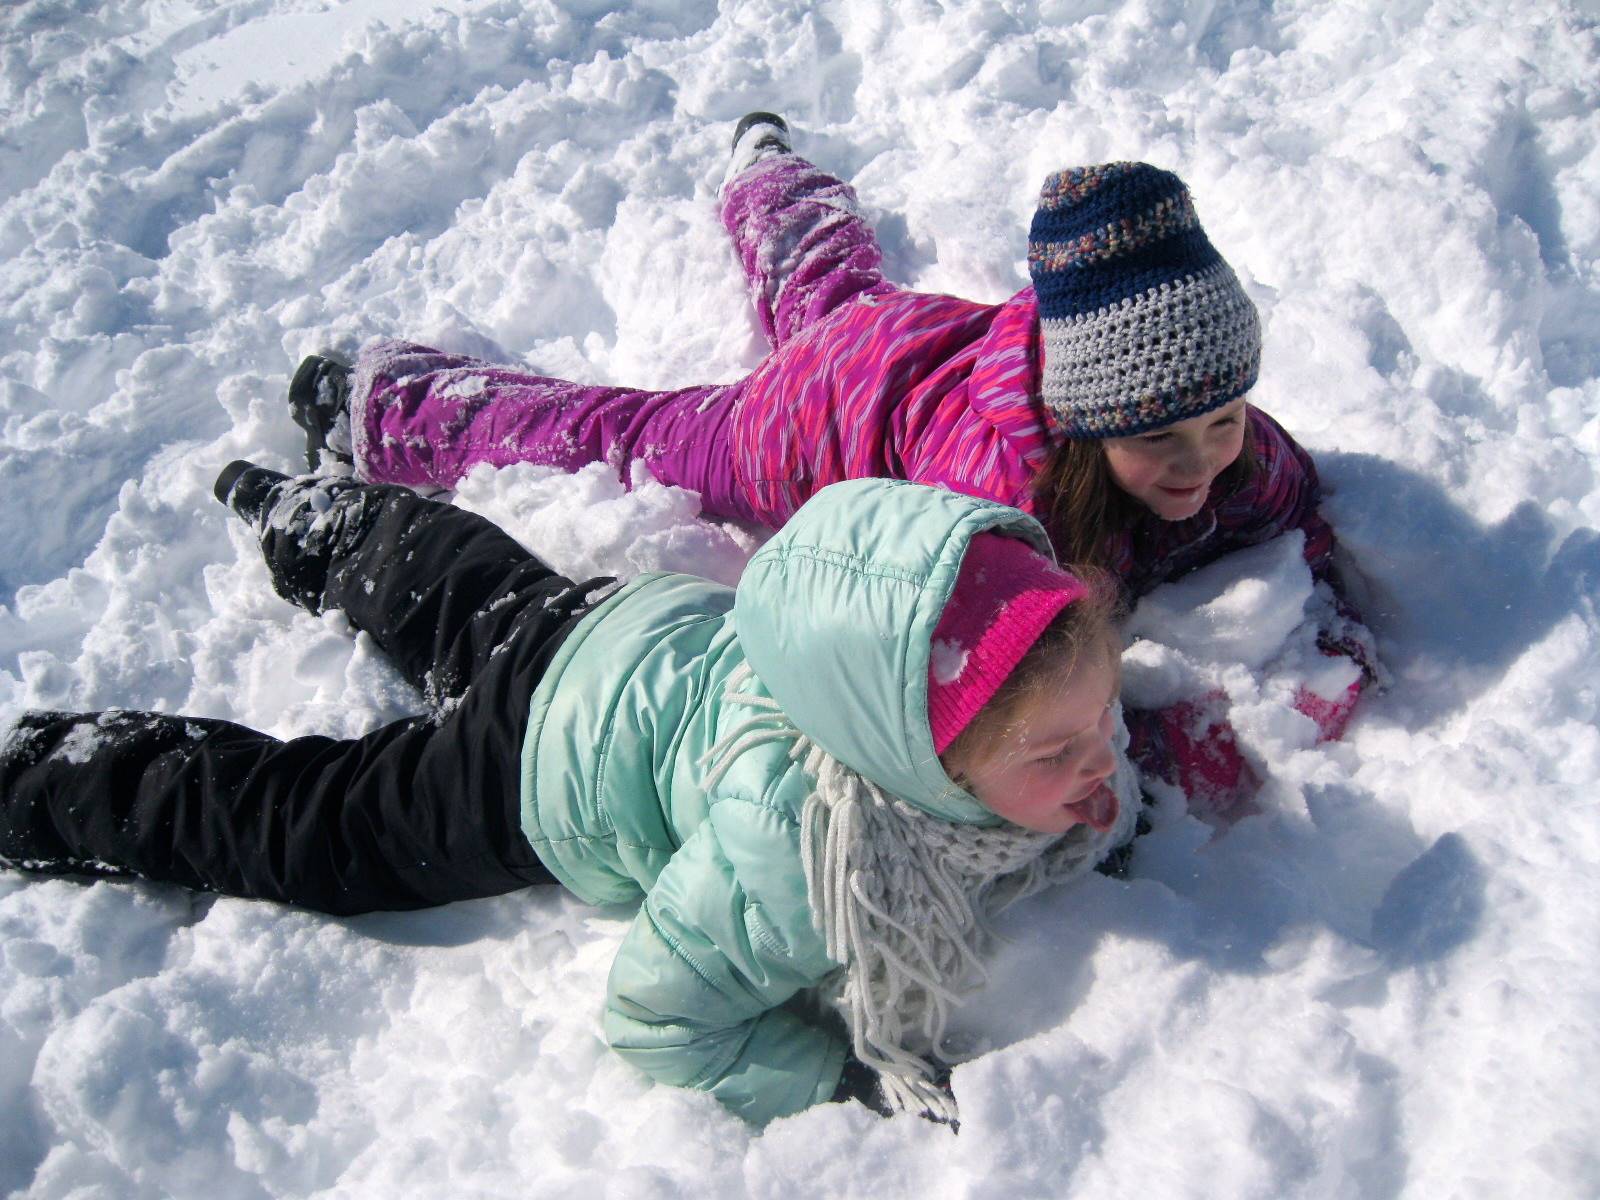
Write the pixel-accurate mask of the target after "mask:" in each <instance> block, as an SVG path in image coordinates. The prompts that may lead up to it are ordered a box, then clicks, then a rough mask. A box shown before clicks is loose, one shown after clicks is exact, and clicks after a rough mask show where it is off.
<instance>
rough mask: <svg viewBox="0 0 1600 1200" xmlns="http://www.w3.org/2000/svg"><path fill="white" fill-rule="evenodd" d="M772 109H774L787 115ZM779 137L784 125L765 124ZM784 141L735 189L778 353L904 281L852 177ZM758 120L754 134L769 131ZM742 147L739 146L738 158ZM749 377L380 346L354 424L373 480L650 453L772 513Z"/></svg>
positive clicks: (723, 512)
mask: <svg viewBox="0 0 1600 1200" xmlns="http://www.w3.org/2000/svg"><path fill="white" fill-rule="evenodd" d="M774 120H775V118H774ZM765 128H766V129H767V130H768V134H769V139H770V136H771V132H772V130H773V129H774V127H773V126H771V125H768V126H765ZM782 132H783V138H782V140H781V142H779V143H773V142H772V141H770V140H769V141H768V143H767V144H766V146H765V147H764V148H763V152H762V153H761V154H760V155H758V156H756V157H754V158H753V159H752V160H749V161H745V162H744V169H742V170H737V171H735V173H734V174H733V175H732V176H731V177H730V179H729V180H728V181H727V183H726V184H725V185H724V187H723V189H722V196H721V216H722V222H723V225H724V226H725V228H726V229H727V231H728V234H729V236H730V238H731V239H732V241H733V246H734V250H735V252H736V254H737V256H738V260H739V263H740V265H741V266H742V268H743V270H744V273H745V281H746V284H747V286H748V288H749V292H750V296H751V299H752V301H753V303H754V305H755V310H756V315H757V319H758V320H759V321H760V323H761V327H762V329H763V330H764V331H765V332H766V334H767V336H768V338H769V339H770V340H771V342H772V344H773V347H774V350H775V351H781V350H782V348H783V347H784V346H785V345H787V344H788V343H789V342H790V341H791V340H792V339H793V338H795V337H796V336H797V335H798V334H800V333H802V332H804V331H806V330H808V329H811V328H812V327H814V326H815V325H816V324H817V323H818V322H820V321H821V320H822V319H823V318H825V317H826V316H828V315H829V314H830V313H832V312H834V311H836V310H837V309H838V308H839V307H840V306H841V305H843V304H845V303H846V302H848V301H850V300H852V299H854V298H855V297H857V296H860V295H863V294H868V293H882V292H885V291H892V290H894V289H893V287H892V285H890V284H888V283H886V282H885V281H884V279H883V275H882V272H881V271H880V269H879V264H880V262H881V259H882V255H881V252H880V251H879V248H878V244H877V240H876V238H875V237H874V235H873V232H872V230H871V228H870V227H869V226H868V225H867V223H866V221H865V220H863V219H862V217H861V214H860V212H859V209H858V207H857V205H856V202H855V195H854V193H853V192H852V191H851V190H850V188H849V187H848V186H847V185H845V184H844V183H842V182H840V181H839V180H838V179H836V178H834V177H833V176H831V175H828V174H827V173H826V172H823V171H821V170H819V169H818V168H816V167H815V166H813V165H811V164H810V163H808V162H806V161H805V160H804V159H802V158H800V157H799V156H797V155H795V154H793V153H789V152H787V130H783V131H782ZM760 133H761V130H760V129H758V130H756V131H755V134H756V135H758V136H759V134H760ZM742 145H744V143H736V145H735V153H736V155H737V154H740V153H741V146H742ZM745 384H746V381H743V380H741V381H739V382H737V383H733V384H728V385H721V386H712V385H704V386H695V387H688V388H682V389H678V390H674V391H644V390H639V389H632V388H620V387H599V386H594V385H587V384H580V383H573V382H570V381H567V380H562V379H554V378H550V377H547V376H543V375H536V374H532V373H529V372H525V371H518V370H515V369H512V368H508V367H504V366H495V365H493V364H490V363H485V362H482V361H480V360H477V359H472V358H467V357H464V356H461V355H453V354H445V353H442V352H440V351H437V350H433V349H430V348H429V347H426V346H420V345H417V344H414V343H409V342H401V341H383V342H378V343H376V344H374V345H372V346H369V347H367V348H366V349H365V350H363V351H362V354H361V356H360V359H359V361H358V362H357V364H356V368H355V371H354V374H353V376H352V377H351V380H350V400H349V405H350V429H351V435H352V442H353V450H354V458H355V467H356V473H357V474H358V475H359V476H360V477H361V478H363V479H366V480H371V481H382V482H389V483H403V484H408V485H411V486H433V487H444V488H450V487H454V486H455V485H456V484H458V483H459V482H460V481H461V479H462V478H463V477H464V476H465V475H466V474H467V473H468V472H469V471H471V470H472V468H473V467H475V466H477V465H478V464H479V463H489V464H491V465H493V466H506V465H508V464H511V463H517V462H531V463H543V464H548V465H552V466H557V467H561V468H563V469H565V470H572V469H576V468H577V467H580V466H582V465H584V464H586V463H590V462H606V463H609V464H611V465H612V466H613V467H614V468H615V469H616V470H617V471H618V472H619V473H620V474H621V475H622V476H623V478H624V479H626V478H627V475H628V465H629V464H630V463H633V462H636V461H637V462H643V463H644V464H645V465H646V466H647V467H648V468H649V469H650V471H651V473H652V474H653V475H654V476H655V477H656V478H657V479H659V480H661V481H662V482H664V483H670V484H674V485H677V486H679V487H684V488H688V489H689V490H691V491H695V492H698V493H699V494H700V497H701V502H702V506H703V509H704V511H705V512H707V513H709V514H711V515H715V516H728V517H733V518H736V519H739V520H746V521H754V522H760V523H765V522H767V521H769V519H770V513H769V512H768V511H767V509H766V508H765V507H764V506H763V505H761V504H757V503H752V500H751V498H750V491H749V486H748V483H747V481H745V480H742V479H740V478H739V477H738V469H737V467H736V463H738V462H740V461H742V460H743V458H744V457H745V455H744V453H743V451H742V450H741V448H740V447H738V446H736V445H735V444H734V440H735V426H736V424H737V419H736V413H737V411H738V408H739V405H740V402H741V398H742V397H743V394H744V391H745Z"/></svg>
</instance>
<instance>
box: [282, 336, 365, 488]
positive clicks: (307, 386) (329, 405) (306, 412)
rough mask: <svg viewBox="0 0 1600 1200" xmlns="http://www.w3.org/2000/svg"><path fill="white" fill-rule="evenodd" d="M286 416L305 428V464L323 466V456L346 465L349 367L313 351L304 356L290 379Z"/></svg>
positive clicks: (348, 433)
mask: <svg viewBox="0 0 1600 1200" xmlns="http://www.w3.org/2000/svg"><path fill="white" fill-rule="evenodd" d="M289 415H290V416H291V417H293V418H294V423H295V424H296V425H298V426H300V428H301V429H304V430H305V431H306V465H307V466H308V467H309V468H310V469H311V470H313V471H316V470H319V469H320V468H321V466H322V458H323V455H324V454H326V455H327V456H329V457H331V458H333V459H336V460H337V461H339V462H342V463H345V464H349V463H351V462H352V461H354V460H353V459H352V457H351V443H350V368H349V366H348V365H346V364H345V363H342V362H340V361H338V360H337V359H333V358H325V357H323V356H322V355H320V354H313V355H311V357H309V358H307V359H304V360H303V361H302V362H301V363H300V366H299V368H298V369H297V370H296V371H295V373H294V378H293V379H292V380H291V381H290V382H289Z"/></svg>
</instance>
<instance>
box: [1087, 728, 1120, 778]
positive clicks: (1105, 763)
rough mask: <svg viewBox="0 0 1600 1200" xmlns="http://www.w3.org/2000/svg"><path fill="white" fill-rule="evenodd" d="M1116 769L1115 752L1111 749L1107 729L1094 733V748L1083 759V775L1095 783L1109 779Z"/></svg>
mask: <svg viewBox="0 0 1600 1200" xmlns="http://www.w3.org/2000/svg"><path fill="white" fill-rule="evenodd" d="M1116 769H1117V755H1116V751H1114V750H1112V748H1111V732H1110V730H1109V729H1102V730H1098V731H1096V736H1095V740H1094V748H1093V749H1092V750H1091V751H1090V752H1089V753H1088V754H1086V755H1085V756H1084V758H1083V773H1084V774H1085V775H1087V776H1088V777H1089V778H1091V779H1093V780H1094V781H1095V782H1097V783H1098V782H1099V781H1101V780H1103V779H1109V778H1110V777H1111V773H1112V772H1113V771H1115V770H1116Z"/></svg>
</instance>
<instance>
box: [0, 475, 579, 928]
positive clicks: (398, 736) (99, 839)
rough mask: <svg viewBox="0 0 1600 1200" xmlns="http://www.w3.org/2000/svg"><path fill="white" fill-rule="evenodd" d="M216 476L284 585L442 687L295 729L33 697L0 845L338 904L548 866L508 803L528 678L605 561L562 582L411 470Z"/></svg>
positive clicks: (4, 783) (423, 898)
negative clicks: (383, 709) (392, 474)
mask: <svg viewBox="0 0 1600 1200" xmlns="http://www.w3.org/2000/svg"><path fill="white" fill-rule="evenodd" d="M229 482H230V483H232V484H233V487H232V493H233V501H234V503H235V506H236V507H239V508H241V509H242V510H245V511H246V513H247V515H256V514H259V515H258V516H257V520H258V522H259V525H258V527H259V529H260V532H261V539H262V549H263V553H264V554H265V555H266V558H267V562H268V565H269V567H270V568H271V570H272V574H273V580H274V584H275V586H276V587H277V588H278V590H279V591H280V592H281V593H282V594H283V595H285V596H286V597H287V598H289V599H291V600H294V601H296V602H298V603H300V604H302V605H304V606H305V607H308V608H310V609H312V610H313V611H321V610H323V609H326V608H331V607H341V608H343V609H344V610H345V612H346V613H347V615H349V617H350V619H351V621H352V622H353V623H354V624H356V625H357V626H358V627H359V628H362V629H365V630H366V631H367V632H368V633H370V634H371V635H372V636H373V637H374V638H375V639H376V640H377V641H378V643H379V645H380V646H382V647H383V649H384V650H385V651H386V652H387V653H388V654H389V655H390V657H391V658H393V659H394V660H395V662H396V663H397V665H398V666H399V667H400V669H401V670H402V671H403V672H404V673H405V674H406V676H407V678H409V679H410V680H411V681H412V682H413V683H415V684H416V685H417V686H419V687H421V688H422V689H423V690H424V691H425V692H426V693H427V694H428V695H429V696H430V697H432V698H434V699H436V700H438V701H440V702H442V703H443V704H444V707H443V708H442V709H441V711H440V712H438V713H435V714H432V715H428V716H422V717H415V718H410V719H407V720H402V721H396V722H394V723H392V724H389V725H386V726H384V727H383V728H381V729H378V730H375V731H373V732H372V733H369V734H367V735H366V736H364V737H360V738H354V739H335V738H326V737H316V736H310V737H299V738H293V739H290V740H288V741H280V740H279V739H277V738H273V737H270V736H269V735H267V734H263V733H259V732H257V731H255V730H252V729H247V728H245V727H243V726H240V725H235V724H233V723H231V722H227V721H213V720H204V719H200V718H193V717H180V716H170V715H166V714H159V713H139V712H122V711H117V710H111V711H108V712H103V713H59V712H46V713H30V714H27V715H26V716H25V717H24V718H23V719H22V721H21V722H20V723H19V725H18V726H17V728H16V730H15V731H14V732H13V733H12V734H11V736H10V737H9V738H8V739H7V741H6V743H5V745H4V746H3V748H0V860H3V861H4V862H5V863H6V864H8V865H12V866H17V867H22V868H24V869H30V870H35V871H45V872H54V873H91V874H95V873H100V874H129V873H131V874H135V875H140V876H144V877H146V878H150V879H155V880H163V881H169V882H174V883H179V884H183V885H184V886H187V887H191V888H195V889H199V890H204V891H214V892H221V893H224V894H229V895H238V896H248V897H256V898H264V899H273V900H280V901H285V902H288V903H293V904H300V905H304V906H306V907H310V908H315V909H319V910H321V911H324V912H331V913H356V912H366V911H370V910H374V909H406V908H416V907H422V906H426V905H432V904H442V903H447V902H450V901H453V900H462V899H470V898H474V897H478V896H488V895H497V894H500V893H503V892H507V891H511V890H515V889H517V888H521V887H525V886H527V885H529V884H532V883H541V882H549V881H550V879H551V877H550V875H549V874H548V872H547V871H546V870H545V869H544V867H543V866H542V864H540V863H539V861H538V859H537V857H536V856H535V855H534V853H533V851H532V848H531V847H529V846H528V844H527V842H526V840H525V839H524V838H523V836H522V833H521V828H520V821H519V800H518V796H519V788H518V774H519V767H520V754H521V741H522V732H523V726H524V724H525V719H526V714H527V704H528V698H529V696H530V695H531V694H532V691H533V687H534V685H535V684H536V682H537V681H538V679H539V677H540V675H541V674H542V673H543V670H544V668H545V666H546V665H547V664H548V662H549V660H550V657H551V656H552V654H553V653H554V651H555V648H556V647H557V646H558V645H559V644H560V640H561V638H562V637H563V636H564V635H565V633H566V632H567V630H568V629H569V628H570V627H571V625H572V623H573V622H575V621H576V620H577V618H578V617H579V616H580V615H581V614H582V612H583V611H584V610H585V608H586V606H587V604H588V602H589V600H588V597H589V593H590V592H591V591H592V590H593V589H594V587H595V586H597V585H598V584H599V583H600V582H603V581H595V582H593V583H590V584H583V585H577V584H573V583H572V582H571V581H570V580H567V579H564V578H563V577H561V576H559V575H557V574H555V573H554V572H553V571H551V570H550V569H549V568H548V567H546V566H545V565H544V564H542V563H540V562H539V561H538V560H537V559H535V558H533V557H532V556H531V555H529V554H528V553H527V552H526V551H524V550H522V549H521V548H520V547H518V546H517V545H516V543H514V542H512V541H511V539H510V538H508V537H506V536H505V535H504V534H503V533H501V532H500V531H499V530H497V529H495V528H494V527H493V526H492V525H490V524H489V523H488V522H487V521H484V520H483V519H482V518H480V517H477V516H475V515H474V514H471V513H467V512H463V511H461V510H459V509H454V508H451V507H448V506H445V505H439V504H435V503H433V502H431V501H428V500H424V499H421V498H420V497H417V496H415V495H413V494H412V493H410V492H408V491H406V490H405V489H403V488H395V487H371V486H364V485H359V484H353V483H351V482H349V481H344V480H340V481H328V480H322V481H316V480H291V481H282V482H277V481H275V480H274V479H273V478H272V477H271V473H266V472H262V473H256V474H252V473H249V472H247V473H245V474H244V476H242V477H240V478H238V479H234V480H229ZM225 490H226V489H225Z"/></svg>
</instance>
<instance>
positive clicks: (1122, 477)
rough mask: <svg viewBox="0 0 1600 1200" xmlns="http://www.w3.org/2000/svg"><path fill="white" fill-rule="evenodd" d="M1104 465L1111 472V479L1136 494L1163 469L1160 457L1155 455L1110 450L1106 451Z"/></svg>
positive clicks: (1148, 484)
mask: <svg viewBox="0 0 1600 1200" xmlns="http://www.w3.org/2000/svg"><path fill="white" fill-rule="evenodd" d="M1106 467H1107V469H1108V470H1109V471H1110V472H1111V481H1112V482H1113V483H1115V484H1116V485H1117V486H1118V487H1119V488H1121V489H1122V490H1123V491H1125V492H1128V493H1129V494H1131V495H1137V494H1138V493H1139V492H1141V491H1143V490H1144V489H1145V488H1147V487H1149V486H1150V485H1151V484H1152V483H1153V482H1154V481H1155V480H1156V479H1157V478H1158V477H1159V476H1160V475H1161V471H1162V469H1163V468H1162V463H1161V460H1160V458H1158V457H1156V456H1153V455H1145V454H1124V453H1121V452H1117V451H1111V450H1108V451H1107V452H1106Z"/></svg>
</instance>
